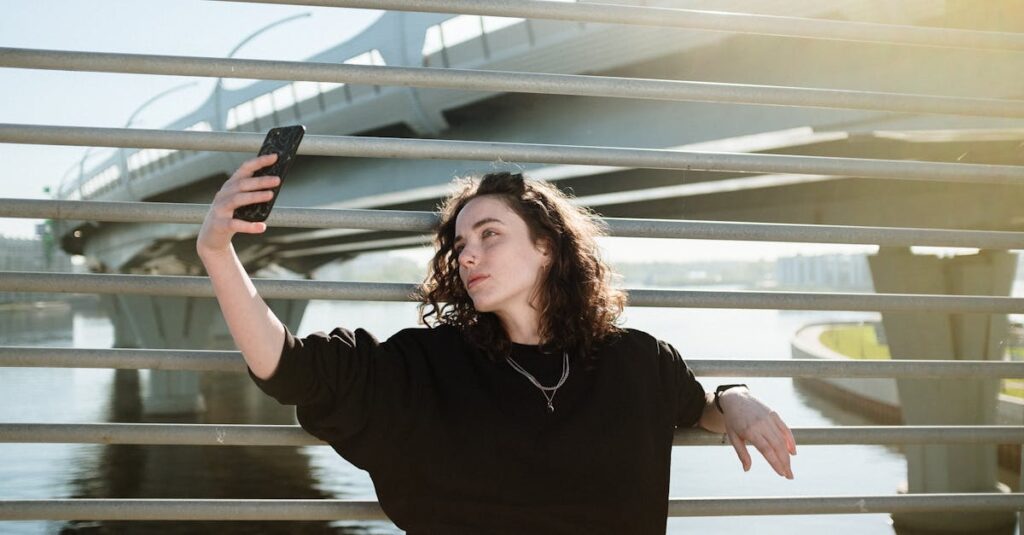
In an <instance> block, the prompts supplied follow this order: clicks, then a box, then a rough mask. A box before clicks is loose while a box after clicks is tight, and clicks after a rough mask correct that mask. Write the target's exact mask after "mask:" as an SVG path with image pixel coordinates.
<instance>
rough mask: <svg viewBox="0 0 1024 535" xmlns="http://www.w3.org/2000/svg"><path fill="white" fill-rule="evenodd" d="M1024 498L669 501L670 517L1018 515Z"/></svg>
mask: <svg viewBox="0 0 1024 535" xmlns="http://www.w3.org/2000/svg"><path fill="white" fill-rule="evenodd" d="M1021 507H1024V494H1020V493H1012V494H1001V493H978V494H903V495H898V496H812V497H782V496H778V497H767V498H692V499H688V500H669V504H668V516H670V517H679V516H730V515H842V514H879V513H948V512H951V511H956V512H983V511H1015V510H1017V509H1020V508H1021Z"/></svg>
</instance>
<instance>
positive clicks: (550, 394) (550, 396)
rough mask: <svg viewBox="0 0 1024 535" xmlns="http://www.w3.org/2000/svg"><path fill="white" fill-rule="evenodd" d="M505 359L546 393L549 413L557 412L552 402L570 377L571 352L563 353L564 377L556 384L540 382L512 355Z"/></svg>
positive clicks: (545, 397) (542, 392)
mask: <svg viewBox="0 0 1024 535" xmlns="http://www.w3.org/2000/svg"><path fill="white" fill-rule="evenodd" d="M505 360H506V361H507V362H508V364H509V366H512V369H514V370H515V371H517V372H519V373H520V374H522V375H523V377H526V378H527V379H529V380H530V382H531V383H533V386H536V387H537V388H539V389H540V393H541V394H544V399H546V400H547V401H548V413H549V414H550V413H553V412H555V406H554V405H553V404H552V402H553V401H554V400H555V394H557V393H558V389H559V388H561V387H562V385H564V384H565V380H566V379H567V378H568V377H569V352H568V351H565V352H563V353H562V377H561V379H559V380H558V384H556V385H555V386H544V385H542V384H540V381H538V380H537V378H536V377H534V376H533V375H531V374H530V372H528V371H526V370H524V369H523V367H522V366H520V365H519V364H518V363H517V362H516V361H514V360H512V357H505Z"/></svg>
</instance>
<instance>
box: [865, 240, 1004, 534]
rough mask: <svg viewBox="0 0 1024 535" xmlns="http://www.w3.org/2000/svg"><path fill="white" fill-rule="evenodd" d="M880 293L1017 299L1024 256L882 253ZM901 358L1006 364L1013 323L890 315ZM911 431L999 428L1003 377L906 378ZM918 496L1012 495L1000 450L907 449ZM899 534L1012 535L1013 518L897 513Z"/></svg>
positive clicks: (893, 345)
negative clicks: (1001, 470)
mask: <svg viewBox="0 0 1024 535" xmlns="http://www.w3.org/2000/svg"><path fill="white" fill-rule="evenodd" d="M868 261H869V264H870V266H871V274H872V278H873V279H874V284H875V291H876V292H878V293H921V294H953V295H956V294H960V295H965V294H970V295H1009V294H1010V291H1011V289H1012V284H1013V277H1014V273H1015V267H1016V262H1017V259H1016V256H1015V255H1013V254H1010V253H1007V252H1005V251H982V252H980V253H978V254H975V255H963V256H956V257H951V258H939V257H937V256H926V255H914V254H912V253H911V252H910V250H909V249H906V248H882V249H881V250H880V251H879V253H878V254H877V255H874V256H871V257H869V259H868ZM882 323H883V325H884V326H885V335H886V339H887V340H888V342H889V351H890V353H891V354H892V358H894V359H943V360H1002V359H1003V353H1004V351H1005V340H1006V336H1007V327H1008V322H1007V318H1006V316H1005V315H1003V314H944V313H941V312H934V313H933V312H886V313H883V314H882ZM896 382H897V387H898V389H899V396H900V404H901V406H902V409H903V419H904V423H905V424H907V425H984V424H989V425H991V424H994V423H995V411H996V402H997V400H998V392H999V386H1000V380H999V379H948V380H937V379H898V380H897V381H896ZM904 452H905V454H906V457H907V486H906V492H910V493H944V492H957V493H960V492H1005V491H1006V490H1007V489H1006V487H1005V486H1004V485H1000V483H999V481H998V477H997V475H998V466H997V459H996V445H994V444H991V445H989V444H985V445H950V446H943V445H928V446H906V447H905V448H904ZM892 516H893V521H894V525H895V527H896V531H897V533H900V534H901V535H903V534H918V533H971V534H976V533H983V534H988V533H992V534H996V533H1007V534H1009V533H1011V532H1012V529H1013V526H1014V522H1015V518H1014V514H1012V513H953V512H951V513H942V514H932V513H928V514H903V513H901V514H894V515H892Z"/></svg>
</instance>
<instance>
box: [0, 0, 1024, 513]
mask: <svg viewBox="0 0 1024 535" xmlns="http://www.w3.org/2000/svg"><path fill="white" fill-rule="evenodd" d="M300 3H301V2H300ZM337 4H339V5H340V4H344V2H337ZM398 4H401V2H398ZM520 4H521V5H522V6H524V7H523V8H522V9H523V10H525V11H524V14H532V15H533V16H523V17H516V16H510V15H511V14H512V13H510V12H509V11H514V10H515V9H516V7H515V6H512V7H511V8H507V11H506V12H505V13H503V14H504V15H505V16H504V17H501V18H498V17H494V16H490V15H491V14H492V13H494V11H487V10H489V9H492V6H493V5H492V4H491V3H487V2H481V3H480V4H479V5H480V6H483V7H479V8H469V9H476V10H478V11H479V12H475V13H470V14H463V15H456V14H454V13H446V12H438V13H414V12H408V11H391V12H388V13H387V14H385V15H384V16H382V17H381V18H380V19H379V20H378V21H376V22H375V23H374V24H373V25H372V26H371V27H369V28H368V29H367V30H366V31H364V32H363V33H361V34H360V35H358V36H356V37H354V38H352V39H350V40H348V41H346V42H344V43H340V44H338V45H337V46H335V47H333V48H331V49H329V50H326V51H324V52H322V53H320V54H317V55H316V56H313V57H311V58H309V59H308V60H307V61H305V62H272V61H256V60H234V59H220V58H180V57H165V56H131V55H117V54H101V53H90V52H81V51H41V50H18V49H2V50H0V66H15V67H31V68H47V69H68V70H94V71H103V72H135V73H152V74H158V73H159V74H179V75H189V76H230V77H239V78H251V79H254V80H258V81H256V82H255V83H253V84H251V85H249V86H246V87H243V88H238V89H229V88H226V87H224V86H223V85H222V84H218V85H217V87H216V89H215V90H214V92H213V93H212V94H211V95H210V97H209V99H207V101H206V102H205V103H204V104H203V105H202V106H200V107H199V108H197V109H196V110H193V111H191V112H189V113H187V114H185V115H183V116H182V117H181V118H180V119H178V120H177V121H175V122H174V123H172V124H169V125H167V127H166V128H165V129H164V130H161V131H145V130H135V129H96V128H72V127H45V126H38V125H0V141H6V142H20V143H54V144H80V145H95V146H112V147H123V148H122V149H121V150H119V151H117V152H116V153H115V154H113V155H112V156H110V158H108V159H107V160H106V161H103V162H101V163H99V164H97V165H95V166H94V167H92V168H90V169H85V168H83V169H81V172H80V173H77V174H76V175H75V176H72V177H69V179H68V180H66V181H65V182H64V183H63V184H62V186H61V188H60V189H59V192H58V197H59V199H60V201H54V202H53V203H49V202H45V201H44V202H39V203H35V204H32V203H28V202H21V203H6V204H4V205H3V207H6V208H3V207H0V208H3V209H4V210H5V211H4V213H8V214H14V213H15V212H17V211H18V210H35V212H33V213H36V214H41V213H46V214H48V215H47V217H50V216H53V215H54V214H60V215H61V217H62V218H64V219H63V220H62V221H60V222H59V223H58V225H57V230H58V233H59V235H60V241H61V244H62V247H63V248H64V249H65V251H67V252H69V253H73V254H83V255H85V256H86V257H87V258H88V259H89V263H90V266H91V267H92V269H93V271H94V272H95V273H97V275H94V276H92V277H89V276H85V278H79V279H73V278H70V277H65V278H64V279H62V281H63V282H62V281H58V280H56V279H47V278H45V277H42V276H38V275H16V274H7V276H6V277H5V278H6V279H7V281H8V282H7V283H6V284H7V285H9V287H15V286H16V287H18V288H20V289H25V288H29V289H36V290H38V289H43V290H42V291H72V288H77V289H79V290H81V289H82V288H85V290H84V291H97V292H99V293H105V294H106V295H105V302H106V303H107V306H108V308H109V309H110V311H111V312H112V317H113V318H114V323H115V331H116V337H117V342H116V344H117V346H118V347H121V348H150V349H209V348H227V347H230V339H229V338H228V337H227V335H226V329H225V328H224V327H223V325H222V322H219V321H218V312H217V306H216V303H215V302H214V301H213V300H212V299H210V298H209V296H210V293H209V292H208V291H205V290H196V289H191V290H190V289H188V288H185V289H183V286H182V285H184V284H186V283H185V282H181V281H180V280H177V279H170V278H160V277H155V278H154V277H151V276H152V275H159V276H164V277H167V276H195V275H202V274H203V273H202V265H201V263H200V262H199V260H198V258H197V257H196V254H195V249H194V241H195V236H196V232H197V230H198V227H197V226H196V224H195V223H197V222H198V221H201V216H202V213H203V210H201V208H202V207H201V206H197V205H203V204H208V203H209V201H210V199H212V197H213V195H214V193H215V192H216V191H217V189H218V188H219V187H220V184H221V183H223V181H224V180H226V178H227V177H228V176H229V174H230V173H231V172H232V171H233V170H234V169H235V168H236V167H237V165H238V164H239V163H241V162H242V161H243V160H245V159H247V158H250V157H251V155H252V154H253V153H255V151H256V149H257V148H258V146H259V143H260V140H261V139H262V133H263V132H265V131H266V130H267V129H269V128H271V127H274V126H279V125H287V124H295V123H302V124H305V125H306V126H307V128H308V133H307V138H306V141H305V142H304V143H303V146H302V148H300V154H301V155H302V156H301V157H300V158H298V159H297V161H296V164H295V166H294V168H293V170H292V173H291V174H290V175H289V177H288V180H287V184H285V185H284V187H283V189H282V191H281V196H280V199H279V200H278V201H277V208H276V209H275V214H274V216H272V218H271V220H270V221H269V223H270V225H269V226H270V229H269V230H268V232H267V233H266V234H264V235H262V236H255V237H253V236H242V235H239V236H237V237H236V240H235V247H236V250H237V252H238V255H239V258H240V259H241V260H242V261H243V263H244V265H245V266H246V267H247V269H249V270H250V271H251V272H253V273H259V272H261V270H265V269H267V268H272V267H273V268H284V269H286V270H288V271H290V272H291V273H293V274H294V276H295V278H303V277H307V276H308V274H310V273H311V272H312V271H313V270H315V269H316V268H317V267H319V266H322V265H324V264H326V263H328V262H332V261H335V260H338V259H345V258H351V257H354V256H356V255H358V254H360V253H364V252H368V251H375V250H388V249H395V248H402V247H411V246H418V245H422V244H424V243H425V240H426V237H425V236H426V231H427V230H429V224H430V217H429V214H424V212H429V211H431V210H432V209H433V208H434V207H435V206H436V205H437V203H438V202H439V200H440V199H441V198H443V197H444V195H445V194H446V193H447V191H448V187H449V182H450V180H451V178H452V177H453V176H454V175H456V174H462V173H468V172H486V171H490V170H493V169H495V168H497V167H500V168H504V169H507V168H516V169H523V170H524V171H525V173H526V174H527V175H529V176H532V177H534V178H541V179H545V180H549V181H552V182H555V183H556V184H557V185H558V186H559V187H561V188H565V189H571V190H572V191H573V192H574V194H575V195H576V196H577V198H578V202H579V203H581V204H584V205H586V206H589V207H593V208H594V209H595V210H597V211H599V212H600V213H601V214H602V215H604V216H607V217H609V218H613V219H609V222H610V225H611V228H612V231H613V233H616V234H617V235H633V236H659V237H702V238H709V239H757V240H769V241H818V242H831V243H870V244H878V245H881V246H882V247H881V249H880V251H879V253H878V254H877V255H875V256H873V257H872V258H871V259H870V265H871V270H872V276H873V279H874V283H875V290H876V292H878V293H880V294H925V295H901V296H899V297H897V296H872V297H869V296H826V299H823V300H820V301H815V299H816V297H815V296H809V295H802V296H800V295H797V296H782V295H780V296H774V297H772V296H769V297H764V296H754V297H764V299H763V300H761V301H759V302H757V303H755V302H743V303H741V305H742V306H763V307H769V308H826V309H828V308H832V309H843V310H881V311H882V312H883V322H884V323H885V328H886V332H887V333H888V337H889V342H890V346H891V347H892V350H893V354H894V355H902V356H903V357H901V358H906V359H947V360H1002V358H1003V354H1002V350H1001V348H1000V346H999V341H1000V339H1001V337H1003V336H1005V331H1006V318H1005V314H1006V313H1008V312H1013V311H1019V310H1020V307H1019V303H1018V302H1017V301H1016V300H1012V299H1009V298H1006V297H1005V296H1007V295H1009V293H1010V284H1011V283H1012V278H1013V274H1014V272H1015V265H1016V256H1015V255H1013V254H1011V253H1010V252H1008V251H1009V250H1013V249H1020V248H1021V243H1024V242H1022V241H1021V234H1019V231H1020V230H1021V226H1022V225H1024V219H1022V217H1021V215H1020V206H1022V203H1021V201H1022V200H1024V189H1022V188H1021V169H1024V150H1022V149H1021V147H1022V142H1024V128H1021V118H1022V117H1024V101H1022V100H1021V99H1022V98H1024V95H1022V93H1024V89H1022V88H1024V86H1022V84H1021V81H1022V77H1021V75H1020V73H1021V72H1024V53H1022V52H1024V45H1022V44H1021V43H1022V42H1024V40H1022V35H1021V34H1020V33H1009V32H1024V16H1021V15H1024V14H1022V13H1021V12H1020V10H1019V8H1017V10H1016V11H1014V7H1013V5H1014V4H1012V3H1011V2H1004V3H999V4H998V6H999V7H997V8H991V7H986V8H978V7H977V4H973V3H971V2H936V1H927V0H914V1H907V2H901V3H899V4H881V3H878V2H873V1H868V0H846V1H841V2H839V1H837V2H830V3H827V4H825V3H815V4H810V3H806V2H794V1H782V0H780V1H776V2H770V3H765V2H750V1H743V0H737V1H733V2H728V3H727V4H728V5H727V8H728V9H730V10H735V11H737V12H750V11H755V10H760V11H761V12H767V13H768V14H774V15H785V17H729V16H725V15H723V14H717V15H716V14H710V15H708V14H705V15H704V17H703V18H702V17H700V16H696V15H694V14H693V13H691V14H690V17H691V18H689V19H685V17H684V16H683V15H680V13H683V12H682V11H679V12H673V11H670V10H656V9H653V10H648V11H644V9H645V8H630V7H628V6H626V7H623V8H622V9H623V10H625V11H621V14H622V18H621V20H622V21H627V22H630V23H623V24H615V23H612V22H617V20H616V19H615V18H613V15H609V13H613V14H614V10H611V11H609V10H610V8H602V9H604V10H605V11H604V14H603V15H602V14H601V9H599V8H598V6H593V5H590V6H588V4H584V3H580V4H574V3H566V4H564V5H560V6H559V7H558V8H555V7H550V5H555V4H554V3H550V2H522V3H520ZM543 4H550V5H549V6H543ZM635 4H636V5H638V6H639V5H641V4H646V5H648V6H651V5H655V6H665V7H677V4H676V3H671V2H661V3H652V2H644V3H635ZM460 5H461V4H460ZM517 5H518V4H517ZM588 7H593V8H595V9H589V10H588V9H587V8H588ZM573 8H579V9H576V10H575V11H573V10H572V9H573ZM716 8H718V9H725V8H723V7H721V5H720V4H716ZM494 9H499V8H494ZM531 9H532V10H533V11H530V10H531ZM542 9H549V10H548V11H542ZM559 9H561V11H559ZM630 9H632V11H630ZM438 10H439V11H444V9H441V8H439V9H438ZM449 10H450V9H449ZM464 11H465V10H464ZM558 13H567V14H569V15H568V16H565V17H562V18H567V19H568V20H556V19H559V16H558ZM484 15H488V16H484ZM675 15H678V16H675ZM634 17H635V19H634ZM644 17H648V18H647V19H644V20H646V21H647V22H645V23H636V21H637V20H641V19H643V18H644ZM651 17H653V18H654V19H657V20H656V21H653V22H652V20H653V19H652V18H651ZM684 19H685V20H687V21H691V22H687V23H686V24H684V23H683V22H680V21H683V20H684ZM693 20H698V21H703V22H702V23H701V24H703V26H700V28H701V29H698V30H692V31H691V30H683V29H681V28H685V27H692V26H687V24H693V23H692V21H693ZM853 21H869V22H868V23H861V22H853ZM643 24H646V25H643ZM946 26H960V27H966V28H967V30H963V31H958V30H943V29H942V28H943V27H946ZM971 29H980V30H987V31H985V32H979V31H970V30H971ZM930 30H934V31H930ZM993 30H996V31H993ZM124 202H130V203H138V202H144V203H146V204H145V205H138V204H113V203H124ZM157 203H166V204H157ZM15 204H16V205H17V206H15ZM302 208H307V209H308V208H316V209H326V210H305V211H303V210H302ZM357 210H383V211H384V212H359V211H357ZM18 213H27V212H24V211H23V212H18ZM22 217H27V216H25V215H22ZM614 218H628V219H619V220H615V219H614ZM636 218H643V219H644V220H651V219H666V220H685V224H684V225H679V224H675V226H673V223H672V222H666V221H661V222H653V223H651V222H645V221H637V220H636ZM677 223H678V222H677ZM910 245H960V246H974V247H979V248H980V249H981V250H980V251H979V253H978V254H975V255H965V256H958V257H953V258H939V257H934V256H925V255H914V254H911V252H910V250H909V246H910ZM266 272H269V271H265V272H264V273H266ZM275 273H280V271H275ZM99 274H104V275H106V276H107V278H103V277H101V276H100V275H99ZM118 275H121V276H120V277H118ZM125 275H145V276H146V277H148V279H146V280H145V281H143V280H142V279H136V278H131V277H125ZM150 280H152V281H153V282H149V281H150ZM289 282H290V281H264V282H263V283H260V284H262V286H260V288H261V293H262V294H263V295H264V296H265V297H269V299H268V304H269V305H270V306H271V308H272V309H274V310H275V312H276V313H277V314H278V316H279V317H280V318H281V319H282V321H284V322H285V323H286V324H288V326H289V327H290V328H292V329H293V330H294V329H295V328H296V327H297V326H298V323H299V321H300V320H301V317H302V314H303V312H304V308H305V302H306V301H304V300H303V299H308V298H309V296H312V295H318V296H319V295H327V296H334V297H335V298H368V299H406V298H407V296H408V288H394V287H389V288H379V287H372V288H370V287H358V286H355V285H349V286H345V287H338V286H331V285H329V284H326V283H306V285H305V286H303V288H304V289H303V290H302V291H297V288H298V286H293V285H289V284H288V283H289ZM187 284H191V283H187ZM315 284H319V286H317V285H315ZM88 288H94V290H90V289H88ZM264 289H266V290H267V291H266V292H264V291H263V290H264ZM335 290H337V291H335ZM7 291H12V290H7ZM332 292H333V293H332ZM939 294H946V295H947V296H948V297H939ZM631 295H632V296H633V299H631V304H632V305H644V304H646V305H648V306H717V307H727V306H736V303H737V302H736V301H732V300H730V299H729V296H713V295H704V296H700V295H690V294H687V295H681V294H672V295H668V294H659V293H656V292H651V293H649V294H644V293H643V292H633V293H631ZM666 295H668V297H666ZM952 295H958V297H952ZM967 296H971V297H967ZM984 296H988V297H984ZM861 297H867V299H866V300H864V299H861V300H858V299H860V298H861ZM874 297H880V299H874V300H873V298H874ZM887 297H893V298H895V299H890V300H888V301H886V300H885V299H886V298H887ZM933 298H936V299H938V300H936V299H933ZM972 299H973V301H972ZM151 380H152V381H153V387H152V388H150V391H151V392H152V393H153V394H152V395H151V396H149V397H148V398H147V399H146V400H145V403H146V408H147V410H148V411H149V412H150V413H152V414H160V413H174V412H180V411H199V410H202V399H201V397H200V396H199V395H198V388H197V379H196V376H195V375H194V374H189V373H182V372H169V371H154V372H153V373H152V374H151ZM900 381H901V382H900V388H901V392H904V393H905V395H906V397H905V399H904V411H905V414H906V415H907V421H908V422H907V423H915V424H929V425H974V424H984V423H991V420H990V418H989V417H990V416H991V413H992V406H993V405H994V392H995V390H994V389H996V388H997V387H998V381H997V380H996V379H994V378H992V377H987V378H977V377H974V378H959V379H949V378H947V379H940V380H935V379H932V380H927V381H926V380H923V379H920V378H905V379H900ZM936 385H938V388H936ZM940 401H941V406H942V407H945V408H948V407H955V410H942V411H938V410H936V407H937V406H939V405H937V404H938V403H939V402H940ZM908 462H909V473H910V474H911V478H910V490H911V491H912V492H960V491H966V490H971V491H974V492H977V491H979V490H986V491H992V492H996V491H997V489H996V481H995V474H994V447H991V446H972V447H963V446H934V445H932V446H923V445H921V446H911V447H909V448H908ZM902 514H903V515H905V516H903V517H901V518H903V519H904V521H905V522H907V523H908V525H915V526H923V527H926V528H927V527H929V526H930V527H933V528H934V527H935V523H936V522H940V523H946V522H948V519H947V518H946V517H942V516H937V515H934V514H927V515H925V514H921V513H920V512H917V513H914V512H908V513H902ZM963 515H967V513H962V514H961V517H963ZM971 515H973V516H971ZM967 516H969V517H970V518H971V519H972V520H971V521H972V522H975V524H973V525H974V526H977V525H987V526H990V527H991V526H999V525H1005V524H1006V523H1007V520H1006V519H1007V516H1006V514H996V513H982V512H975V513H971V514H970V515H967ZM936 519H939V520H936ZM979 522H980V523H981V524H978V523H979Z"/></svg>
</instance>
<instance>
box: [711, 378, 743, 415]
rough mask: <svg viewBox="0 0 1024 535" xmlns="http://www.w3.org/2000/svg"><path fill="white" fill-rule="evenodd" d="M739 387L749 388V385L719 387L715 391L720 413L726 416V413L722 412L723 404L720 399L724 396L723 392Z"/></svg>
mask: <svg viewBox="0 0 1024 535" xmlns="http://www.w3.org/2000/svg"><path fill="white" fill-rule="evenodd" d="M737 386H742V387H747V385H740V384H736V385H718V388H716V389H715V408H717V409H718V412H720V413H722V414H725V411H724V410H722V403H721V402H720V401H719V398H720V397H721V396H722V392H725V391H726V390H729V389H730V388H736V387H737Z"/></svg>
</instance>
